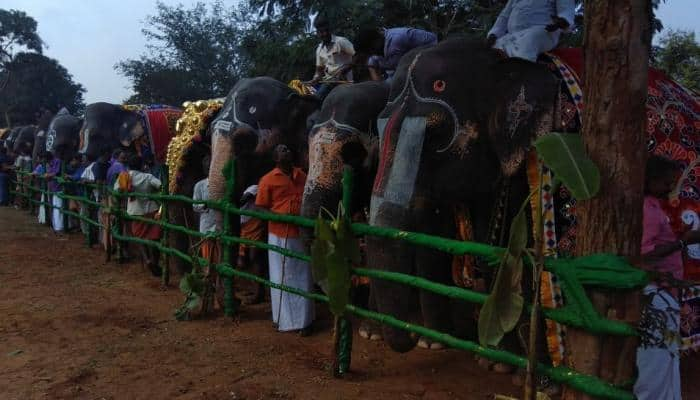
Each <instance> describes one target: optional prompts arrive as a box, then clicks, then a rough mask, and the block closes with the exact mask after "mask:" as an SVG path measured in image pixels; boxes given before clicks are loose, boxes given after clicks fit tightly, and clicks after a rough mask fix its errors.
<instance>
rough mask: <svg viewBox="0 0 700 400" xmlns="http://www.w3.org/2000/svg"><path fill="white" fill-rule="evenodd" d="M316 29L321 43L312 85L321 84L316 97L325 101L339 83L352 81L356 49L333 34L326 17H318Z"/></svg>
mask: <svg viewBox="0 0 700 400" xmlns="http://www.w3.org/2000/svg"><path fill="white" fill-rule="evenodd" d="M314 27H315V28H316V34H317V35H318V37H319V39H321V43H319V44H318V47H317V48H316V73H315V74H314V78H313V79H312V80H311V83H312V84H317V83H320V84H321V85H320V86H319V88H318V91H317V92H316V95H317V96H318V97H319V98H320V99H321V101H323V99H325V98H326V96H327V95H328V93H330V91H331V89H333V88H334V87H335V86H337V85H338V83H337V81H342V80H346V81H352V70H351V69H352V58H353V57H354V56H355V48H354V47H353V45H352V43H350V41H349V40H348V39H346V38H344V37H342V36H336V35H333V34H331V29H330V23H329V22H328V20H327V19H326V18H325V17H323V16H318V17H316V19H315V20H314ZM324 81H328V82H324Z"/></svg>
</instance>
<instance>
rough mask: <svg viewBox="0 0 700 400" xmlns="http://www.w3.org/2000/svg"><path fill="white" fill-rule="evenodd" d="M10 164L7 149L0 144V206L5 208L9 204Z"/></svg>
mask: <svg viewBox="0 0 700 400" xmlns="http://www.w3.org/2000/svg"><path fill="white" fill-rule="evenodd" d="M11 171H12V164H11V163H10V156H8V155H7V149H6V148H5V146H2V144H0V206H7V205H9V203H10V172H11Z"/></svg>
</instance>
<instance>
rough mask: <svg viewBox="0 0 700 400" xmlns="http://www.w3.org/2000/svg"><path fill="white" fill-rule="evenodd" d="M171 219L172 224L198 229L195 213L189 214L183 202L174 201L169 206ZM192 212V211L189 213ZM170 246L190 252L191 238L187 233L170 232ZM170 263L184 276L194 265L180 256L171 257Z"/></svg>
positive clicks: (186, 252)
mask: <svg viewBox="0 0 700 400" xmlns="http://www.w3.org/2000/svg"><path fill="white" fill-rule="evenodd" d="M168 214H169V220H170V223H171V224H174V225H179V226H186V227H187V228H188V229H198V227H197V226H195V224H194V222H195V221H194V215H192V216H191V217H189V216H187V214H188V212H187V210H186V209H185V208H184V205H183V204H181V203H173V204H172V206H171V207H170V208H168ZM189 214H192V213H189ZM168 246H170V247H172V248H175V249H178V250H179V251H181V252H183V253H185V254H188V253H189V246H190V240H189V238H188V236H187V235H185V234H183V233H180V232H176V231H169V232H168ZM170 264H171V265H175V269H176V270H177V272H178V273H179V274H180V275H181V276H182V275H185V274H187V273H189V272H190V271H191V270H192V265H190V264H189V263H187V262H185V261H184V260H183V259H181V258H180V257H171V259H170Z"/></svg>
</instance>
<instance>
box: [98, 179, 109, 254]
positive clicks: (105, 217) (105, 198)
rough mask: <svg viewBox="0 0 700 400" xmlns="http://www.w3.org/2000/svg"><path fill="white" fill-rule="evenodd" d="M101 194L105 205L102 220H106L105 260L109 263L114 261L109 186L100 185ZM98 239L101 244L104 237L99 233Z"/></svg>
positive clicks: (104, 232)
mask: <svg viewBox="0 0 700 400" xmlns="http://www.w3.org/2000/svg"><path fill="white" fill-rule="evenodd" d="M99 190H100V193H101V194H102V197H101V198H100V202H101V203H103V204H104V205H105V206H104V207H100V208H102V210H101V211H102V216H103V217H102V219H103V220H104V223H105V224H104V226H103V227H102V232H103V235H104V239H105V244H104V246H105V260H106V261H107V262H110V261H112V217H111V213H112V206H111V202H110V198H109V191H108V190H107V185H106V184H102V185H100V189H99ZM97 219H98V220H99V219H100V210H99V209H98V211H97ZM98 236H99V237H98V239H97V242H98V243H99V242H100V240H102V236H101V235H100V234H99V231H98Z"/></svg>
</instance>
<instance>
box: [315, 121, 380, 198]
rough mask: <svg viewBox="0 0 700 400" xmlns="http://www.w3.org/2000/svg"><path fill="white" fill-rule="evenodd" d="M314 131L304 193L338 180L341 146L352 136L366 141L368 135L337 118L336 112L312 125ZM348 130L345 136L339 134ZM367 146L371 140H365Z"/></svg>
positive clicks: (326, 186) (330, 184) (340, 165)
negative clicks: (327, 118) (325, 119)
mask: <svg viewBox="0 0 700 400" xmlns="http://www.w3.org/2000/svg"><path fill="white" fill-rule="evenodd" d="M311 132H314V134H313V136H312V137H311V138H310V140H309V174H308V176H307V178H306V179H307V184H306V185H305V186H304V195H305V196H306V195H309V194H310V193H312V192H313V191H314V190H316V189H317V188H323V189H328V188H331V187H333V186H334V185H335V183H336V182H338V179H339V176H341V175H342V173H343V159H342V155H341V154H342V148H343V145H345V144H346V143H348V142H350V141H353V140H358V139H359V140H360V141H363V140H364V138H366V137H367V136H368V135H366V134H365V133H364V132H362V131H360V130H359V129H357V128H355V127H354V126H351V125H348V124H343V123H341V122H338V121H336V120H335V114H334V115H332V116H331V118H330V119H329V120H327V121H325V122H320V123H318V124H316V125H314V126H313V127H312V128H311ZM341 133H345V134H346V135H345V137H344V138H342V139H341V138H340V134H341ZM363 144H364V145H365V148H366V147H368V143H363Z"/></svg>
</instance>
